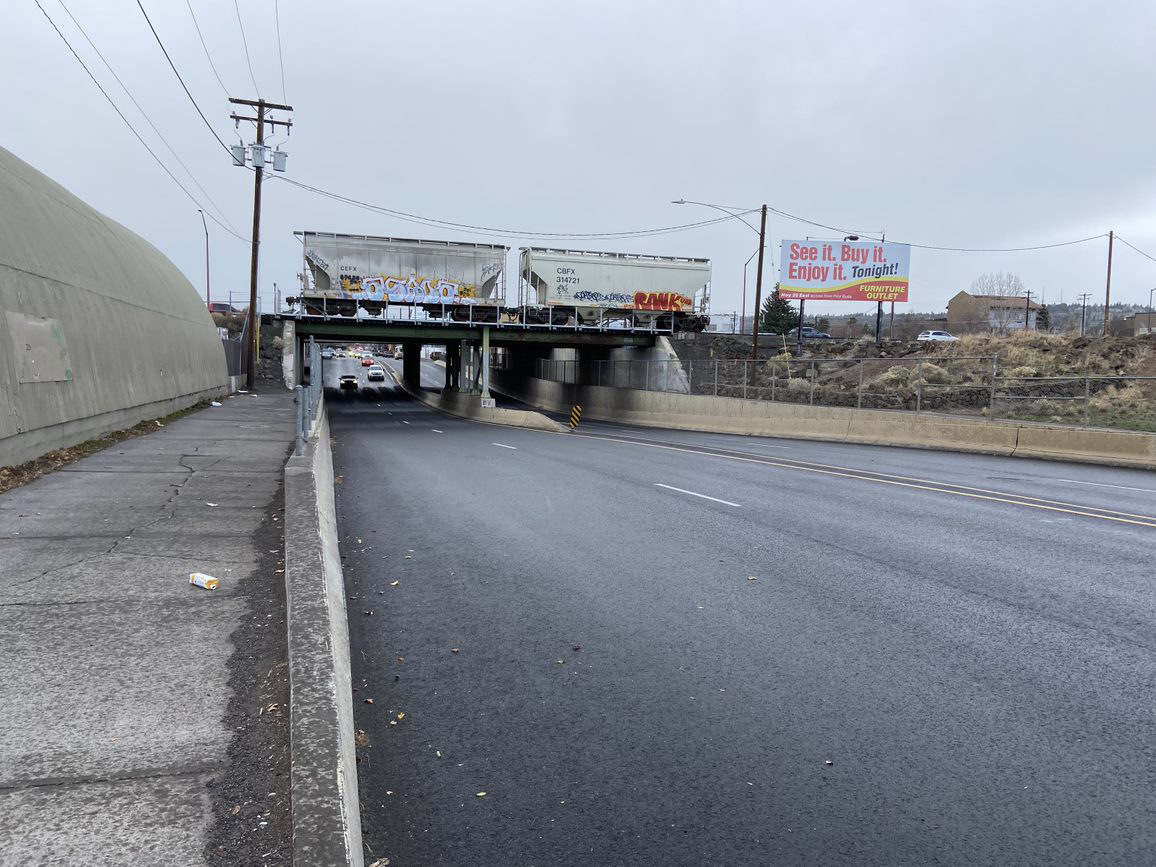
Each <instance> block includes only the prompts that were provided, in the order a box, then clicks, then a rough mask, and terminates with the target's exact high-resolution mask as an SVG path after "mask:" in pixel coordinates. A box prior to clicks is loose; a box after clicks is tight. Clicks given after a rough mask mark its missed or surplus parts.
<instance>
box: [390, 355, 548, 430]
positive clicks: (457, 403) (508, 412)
mask: <svg viewBox="0 0 1156 867" xmlns="http://www.w3.org/2000/svg"><path fill="white" fill-rule="evenodd" d="M386 372H387V373H388V374H389V375H390V376H391V377H392V378H393V381H394V382H396V383H397V384H398V386H399V387H400V388H401V390H402V391H404V392H405V393H406V394H408V395H409V396H410V397H412V398H413V399H414V400H416V401H418V402H419V403H424V404H425V405H426V406H428V407H429V408H430V409H436V410H438V411H439V412H444V413H447V414H449V415H456V416H458V417H459V418H468V419H470V420H471V421H484V422H487V423H489V424H502V425H508V426H510V427H526V428H532V429H534V430H546V431H552V432H555V433H561V432H563V431H565V430H566V428H565V427H564V426H563V425H560V424H559V423H558V422H556V421H554V420H553V419H552V418H547V417H546V416H544V415H542V414H541V413H540V412H534V411H532V410H520V409H505V408H504V407H492V408H491V407H483V406H482V403H481V400H482V399H481V398H480V397H479V396H478V395H476V394H462V393H461V392H458V391H451V392H442V393H440V394H438V393H435V392H429V391H425V390H424V389H420V388H410V386H409V385H407V384H406V382H405V380H404V379H402V377H400V376H398V375H397V374H396V373H395V372H394V371H393V369H392V368H390V367H386ZM540 381H543V380H540Z"/></svg>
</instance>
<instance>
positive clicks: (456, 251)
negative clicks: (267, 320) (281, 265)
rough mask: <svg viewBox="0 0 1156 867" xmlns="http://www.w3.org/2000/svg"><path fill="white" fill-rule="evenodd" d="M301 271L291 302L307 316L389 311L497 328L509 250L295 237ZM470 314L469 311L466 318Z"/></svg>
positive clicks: (389, 240)
mask: <svg viewBox="0 0 1156 867" xmlns="http://www.w3.org/2000/svg"><path fill="white" fill-rule="evenodd" d="M296 234H297V235H298V236H299V237H300V238H301V240H302V244H303V247H304V254H305V269H304V270H303V272H302V284H303V285H302V289H301V293H300V295H299V297H297V298H288V299H286V300H287V301H289V303H290V304H296V303H300V304H301V305H302V306H303V307H304V309H305V312H306V313H309V314H312V315H320V314H327V315H330V316H355V315H356V314H357V310H358V308H360V309H362V310H364V311H366V312H367V313H369V314H370V315H374V316H377V315H380V314H381V313H382V312H384V311H385V310H386V309H387V308H388V307H390V306H397V307H403V308H404V307H408V308H420V309H422V310H424V311H425V313H426V315H427V316H428V317H430V318H434V319H440V318H450V319H454V320H458V321H464V320H467V319H472V320H473V321H475V322H497V321H498V315H499V311H500V310H501V309H502V307H503V306H504V302H505V288H506V287H505V281H504V279H503V275H504V272H505V265H506V254H507V253H508V252H509V249H510V248H509V247H503V246H500V245H497V244H472V243H463V242H459V241H421V240H415V239H410V238H379V237H374V236H371V235H338V234H333V233H331V232H297V233H296ZM471 308H474V309H473V310H471Z"/></svg>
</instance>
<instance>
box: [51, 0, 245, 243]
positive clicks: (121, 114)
mask: <svg viewBox="0 0 1156 867" xmlns="http://www.w3.org/2000/svg"><path fill="white" fill-rule="evenodd" d="M33 2H35V3H36V7H37V8H38V9H39V10H40V12H41V14H42V15H43V16H44V17H45V18H46V19H48V23H49V24H51V25H52V29H53V30H55V31H56V35H57V36H59V37H60V40H61V41H62V42H63V43H64V44H65V45H66V46H68V50H69V51H70V52H72V56H73V57H74V58H76V62H77V63H79V64H80V66H81V68H82V69H83V70H84V71H85V72H86V73H88V77H89V78H91V79H92V83H93V84H95V85H96V89H97V90H99V91H100V93H101V95H102V96H103V97H104V98H105V99H106V100H107V101H108V104H109V105H111V106H112V109H113V111H115V112H116V113H117V116H118V117H120V119H121V120H122V121H124V125H125V126H127V127H128V128H129V130H130V131H131V132H132V134H133V135H134V136H136V140H137V141H139V142H140V143H141V146H142V147H143V148H144V149H145V150H146V151H148V152H149V156H151V157H152V158H153V159H154V160H156V163H157V165H158V166H160V167H161V168H162V169H163V170H164V172H165V174H166V175H168V176H169V177H170V178H172V181H173V183H174V184H176V185H177V186H178V187H180V188H181V192H183V193H184V194H185V195H186V196H188V197H189V199H190V200H191V201H192V202H193V204H195V205H196V206H197V207H198V208H201V209H202V210H203V209H204V207H205V206H204V205H202V204H201V203H200V202H199V201H197V197H196V196H194V195H193V194H192V193H190V192H189V191H188V189H187V188H186V187H185V185H184V184H182V183H181V182H180V181H179V180H177V176H176V175H174V174H173V173H172V172H171V171H170V170H169V167H168V166H166V165H165V164H164V163H163V162H162V161H161V158H160V157H158V156H157V155H156V152H154V151H153V149H152V148H151V147H149V146H148V142H146V141H145V140H144V139H143V138H141V134H140V133H139V132H137V131H136V127H134V126H133V125H132V124H131V123H130V122H129V119H128V118H127V117H125V116H124V112H122V111H121V110H120V107H119V106H117V104H116V103H115V102H113V100H112V97H111V96H109V95H108V91H106V90H105V89H104V87H103V86H102V85H101V83H100V82H99V81H97V79H96V76H95V75H93V74H92V70H91V69H89V68H88V66H87V65H86V64H85V62H84V61H83V60H81V58H80V55H79V54H77V53H76V49H75V48H73V47H72V43H71V42H69V41H68V39H67V37H65V35H64V34H63V33H62V32H61V31H60V28H59V27H57V26H56V22H55V21H53V20H52V16H51V15H49V14H48V12H47V11H46V10H45V8H44V7H43V6H41V5H40V0H33ZM206 213H207V214H208V215H209V219H210V220H212V221H213V222H214V223H216V224H217V225H218V226H220V227H221V228H222V229H224V230H225V231H226V232H228V233H229V234H230V235H233V236H234V237H236V238H239V239H240V240H242V241H245V242H248V240H249V239H248V238H244V237H242V236H240V235H238V234H237V233H236V232H234V231H233V230H232V229H230V228H229V227H228V226H226V225H225V224H224V223H222V222H221V221H220V220H218V219H217V218H216V217H214V216H213V214H212V213H210V212H208V211H206Z"/></svg>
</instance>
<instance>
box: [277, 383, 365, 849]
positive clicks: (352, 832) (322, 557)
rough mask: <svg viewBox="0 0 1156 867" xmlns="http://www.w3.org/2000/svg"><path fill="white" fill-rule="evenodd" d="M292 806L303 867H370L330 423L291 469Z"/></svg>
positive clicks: (324, 422)
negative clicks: (360, 794)
mask: <svg viewBox="0 0 1156 867" xmlns="http://www.w3.org/2000/svg"><path fill="white" fill-rule="evenodd" d="M285 589H286V600H287V603H288V604H287V608H288V623H287V627H288V635H289V693H290V698H289V720H290V722H289V725H290V744H291V752H292V783H291V794H290V799H291V801H292V811H293V863H294V865H297V867H307V865H308V867H338V865H340V867H362V865H363V863H364V859H363V854H362V846H361V814H360V811H359V803H358V793H357V760H356V754H355V746H354V742H353V736H354V722H353V699H352V695H353V693H352V687H353V684H352V683H351V682H350V670H349V622H348V619H347V615H346V606H345V585H344V579H343V577H342V574H341V557H340V554H339V553H338V548H337V521H336V510H335V506H334V495H333V455H332V452H331V451H330V447H329V419H328V416H327V415H326V413H325V409H324V402H323V403H322V405H321V412H320V416H319V420H318V422H317V424H316V426H315V433H314V435H313V436H312V437H311V438H310V439H309V440H308V441H307V443H306V446H305V450H304V453H303V454H302V455H300V456H295V457H292V458H290V459H289V462H288V463H287V464H286V465H285Z"/></svg>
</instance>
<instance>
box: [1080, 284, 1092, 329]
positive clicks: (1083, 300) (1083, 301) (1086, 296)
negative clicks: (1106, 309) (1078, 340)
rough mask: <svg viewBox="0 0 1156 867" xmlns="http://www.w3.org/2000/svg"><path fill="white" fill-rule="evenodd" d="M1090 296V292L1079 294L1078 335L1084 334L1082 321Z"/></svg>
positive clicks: (1085, 314) (1086, 311)
mask: <svg viewBox="0 0 1156 867" xmlns="http://www.w3.org/2000/svg"><path fill="white" fill-rule="evenodd" d="M1091 297H1092V293H1091V292H1085V293H1084V294H1083V295H1081V296H1080V336H1081V337H1083V336H1084V322H1085V318H1086V317H1087V313H1088V299H1089V298H1091Z"/></svg>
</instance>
